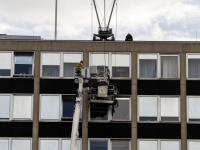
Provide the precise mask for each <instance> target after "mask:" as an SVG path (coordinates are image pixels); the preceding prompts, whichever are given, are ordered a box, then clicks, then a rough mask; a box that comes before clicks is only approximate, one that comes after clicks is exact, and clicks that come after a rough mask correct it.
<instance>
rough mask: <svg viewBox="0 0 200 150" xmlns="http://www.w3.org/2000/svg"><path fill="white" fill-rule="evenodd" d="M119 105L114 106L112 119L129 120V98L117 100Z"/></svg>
mask: <svg viewBox="0 0 200 150" xmlns="http://www.w3.org/2000/svg"><path fill="white" fill-rule="evenodd" d="M118 102H119V106H118V107H115V112H114V114H113V120H114V119H119V120H130V113H129V112H130V109H129V100H118Z"/></svg>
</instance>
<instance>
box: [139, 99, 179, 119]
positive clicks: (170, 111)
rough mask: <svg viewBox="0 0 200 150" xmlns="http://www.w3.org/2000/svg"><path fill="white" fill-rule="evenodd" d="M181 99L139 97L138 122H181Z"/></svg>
mask: <svg viewBox="0 0 200 150" xmlns="http://www.w3.org/2000/svg"><path fill="white" fill-rule="evenodd" d="M179 101H180V100H179V97H165V96H138V121H180V102H179Z"/></svg>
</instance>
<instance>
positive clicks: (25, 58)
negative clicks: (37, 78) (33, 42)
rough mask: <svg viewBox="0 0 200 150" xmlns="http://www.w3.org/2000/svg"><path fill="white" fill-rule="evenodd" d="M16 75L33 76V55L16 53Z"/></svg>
mask: <svg viewBox="0 0 200 150" xmlns="http://www.w3.org/2000/svg"><path fill="white" fill-rule="evenodd" d="M14 55H15V70H14V74H20V75H22V74H23V75H33V53H14Z"/></svg>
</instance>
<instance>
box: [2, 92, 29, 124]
mask: <svg viewBox="0 0 200 150" xmlns="http://www.w3.org/2000/svg"><path fill="white" fill-rule="evenodd" d="M32 112H33V97H32V96H31V95H10V94H8V95H7V94H3V95H0V121H1V120H32V116H33V115H32Z"/></svg>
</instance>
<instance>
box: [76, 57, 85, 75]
mask: <svg viewBox="0 0 200 150" xmlns="http://www.w3.org/2000/svg"><path fill="white" fill-rule="evenodd" d="M82 68H84V65H83V61H82V60H81V61H80V63H78V64H77V65H76V74H77V76H81V69H82Z"/></svg>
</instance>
